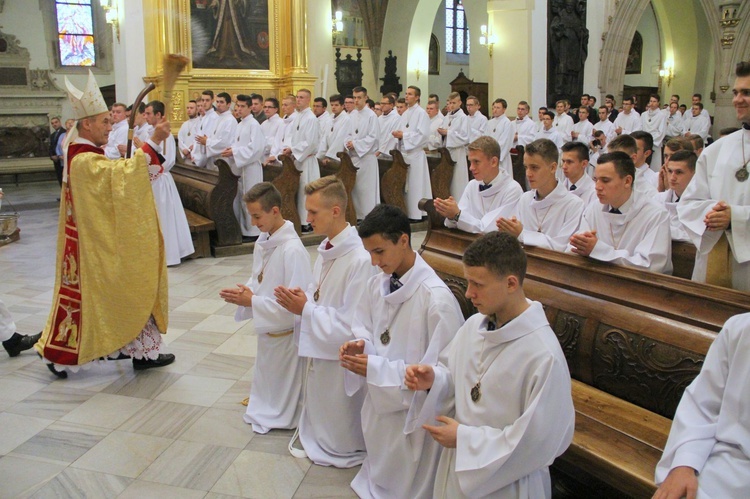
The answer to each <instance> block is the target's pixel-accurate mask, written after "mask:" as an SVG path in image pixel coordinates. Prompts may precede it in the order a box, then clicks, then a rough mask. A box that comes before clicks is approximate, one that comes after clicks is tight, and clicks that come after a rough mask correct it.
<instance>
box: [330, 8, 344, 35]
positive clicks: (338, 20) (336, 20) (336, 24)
mask: <svg viewBox="0 0 750 499" xmlns="http://www.w3.org/2000/svg"><path fill="white" fill-rule="evenodd" d="M333 16H334V17H333V20H332V23H333V25H332V28H331V30H332V32H333V39H334V41H335V40H336V35H337V34H338V33H341V32H342V31H344V13H343V12H341V11H340V10H337V11H336V12H335V13H334V15H333Z"/></svg>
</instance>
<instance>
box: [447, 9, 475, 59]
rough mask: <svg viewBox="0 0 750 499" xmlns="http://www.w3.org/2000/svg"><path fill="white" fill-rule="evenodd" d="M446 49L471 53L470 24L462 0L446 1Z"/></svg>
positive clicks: (450, 51)
mask: <svg viewBox="0 0 750 499" xmlns="http://www.w3.org/2000/svg"><path fill="white" fill-rule="evenodd" d="M445 51H446V52H449V53H453V54H468V53H469V26H468V25H467V23H466V13H465V12H464V6H463V4H462V3H461V0H446V1H445Z"/></svg>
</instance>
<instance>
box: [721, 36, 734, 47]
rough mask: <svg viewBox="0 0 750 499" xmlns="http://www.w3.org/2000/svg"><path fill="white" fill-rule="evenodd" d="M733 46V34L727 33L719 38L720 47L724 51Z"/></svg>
mask: <svg viewBox="0 0 750 499" xmlns="http://www.w3.org/2000/svg"><path fill="white" fill-rule="evenodd" d="M733 44H734V34H732V33H727V34H726V35H724V36H722V37H721V46H722V47H723V48H725V49H728V48H730V47H731V46H732V45H733Z"/></svg>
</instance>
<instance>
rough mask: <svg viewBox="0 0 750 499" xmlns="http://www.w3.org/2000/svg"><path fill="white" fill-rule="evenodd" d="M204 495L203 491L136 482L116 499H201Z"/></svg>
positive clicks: (143, 481)
mask: <svg viewBox="0 0 750 499" xmlns="http://www.w3.org/2000/svg"><path fill="white" fill-rule="evenodd" d="M205 495H206V492H205V491H203V490H191V489H185V488H181V487H172V486H171V485H164V484H162V483H155V482H147V481H145V480H136V481H134V482H133V483H131V484H130V486H129V487H128V488H127V489H125V492H123V493H122V494H120V495H119V496H117V499H201V498H202V497H204V496H205Z"/></svg>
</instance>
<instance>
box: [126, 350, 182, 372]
mask: <svg viewBox="0 0 750 499" xmlns="http://www.w3.org/2000/svg"><path fill="white" fill-rule="evenodd" d="M172 362H174V354H171V353H160V354H159V358H158V359H154V360H151V359H133V369H135V370H136V371H143V370H144V369H151V368H152V367H164V366H168V365H169V364H171V363H172Z"/></svg>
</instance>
